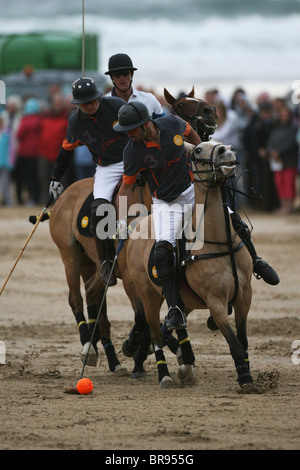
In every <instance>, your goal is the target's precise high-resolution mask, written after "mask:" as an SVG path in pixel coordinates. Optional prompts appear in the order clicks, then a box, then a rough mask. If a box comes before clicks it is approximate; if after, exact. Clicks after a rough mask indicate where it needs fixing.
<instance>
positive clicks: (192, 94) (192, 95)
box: [188, 85, 195, 98]
mask: <svg viewBox="0 0 300 470" xmlns="http://www.w3.org/2000/svg"><path fill="white" fill-rule="evenodd" d="M188 96H191V97H193V98H194V96H195V89H194V85H193V88H192V89H191V91H190V92H189V94H188Z"/></svg>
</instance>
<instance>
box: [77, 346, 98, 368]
mask: <svg viewBox="0 0 300 470" xmlns="http://www.w3.org/2000/svg"><path fill="white" fill-rule="evenodd" d="M89 346H90V343H85V344H84V345H83V350H82V351H81V354H80V359H81V362H82V363H83V364H84V362H85V357H86V355H87V353H88V349H89ZM97 357H98V355H97V352H96V350H95V348H94V346H93V345H91V347H90V350H89V355H88V358H87V362H86V365H87V366H91V367H95V366H96V365H97Z"/></svg>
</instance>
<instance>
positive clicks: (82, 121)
mask: <svg viewBox="0 0 300 470" xmlns="http://www.w3.org/2000/svg"><path fill="white" fill-rule="evenodd" d="M124 104H125V101H123V100H122V99H121V98H116V97H103V98H101V99H100V102H99V108H98V110H97V112H96V113H95V114H94V115H88V114H85V113H83V112H82V111H81V110H80V109H77V111H75V112H74V113H73V114H72V115H71V116H70V118H69V123H68V128H67V133H66V138H65V139H64V141H63V143H62V149H61V151H60V152H59V155H58V157H57V160H56V163H55V166H54V170H53V177H54V178H56V179H58V180H59V179H60V178H61V176H62V175H63V174H64V171H65V169H66V168H67V166H68V164H69V162H70V159H71V157H72V155H73V150H74V149H75V148H76V147H78V146H80V145H86V146H87V147H88V148H89V150H90V152H91V154H92V156H93V160H94V162H95V163H97V164H98V165H101V166H106V165H111V164H113V163H119V162H121V161H122V159H123V149H124V147H125V146H126V144H127V142H128V137H127V135H126V134H125V132H116V131H114V129H113V125H114V124H115V123H116V121H117V120H118V111H119V109H120V108H121V106H123V105H124Z"/></svg>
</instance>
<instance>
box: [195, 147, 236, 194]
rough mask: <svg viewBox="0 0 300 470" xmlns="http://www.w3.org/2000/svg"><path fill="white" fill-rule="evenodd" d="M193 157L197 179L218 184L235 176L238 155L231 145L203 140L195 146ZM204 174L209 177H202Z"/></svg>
mask: <svg viewBox="0 0 300 470" xmlns="http://www.w3.org/2000/svg"><path fill="white" fill-rule="evenodd" d="M191 158H192V163H193V173H194V180H195V181H206V182H209V183H211V184H213V185H217V184H219V183H223V182H224V181H225V180H226V179H227V178H230V177H232V176H235V166H236V165H235V162H236V157H235V152H234V150H233V148H232V146H231V145H224V144H222V143H220V142H215V141H214V140H209V141H208V142H201V143H200V144H198V145H196V146H195V148H194V150H193V154H192V157H191ZM202 174H207V175H208V177H207V178H206V177H202V176H201V175H202Z"/></svg>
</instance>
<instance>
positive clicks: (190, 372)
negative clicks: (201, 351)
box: [178, 364, 194, 382]
mask: <svg viewBox="0 0 300 470" xmlns="http://www.w3.org/2000/svg"><path fill="white" fill-rule="evenodd" d="M193 377H194V367H193V366H192V364H182V365H181V366H180V369H179V371H178V378H179V379H180V380H181V381H184V382H186V381H189V380H191V379H193Z"/></svg>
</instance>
